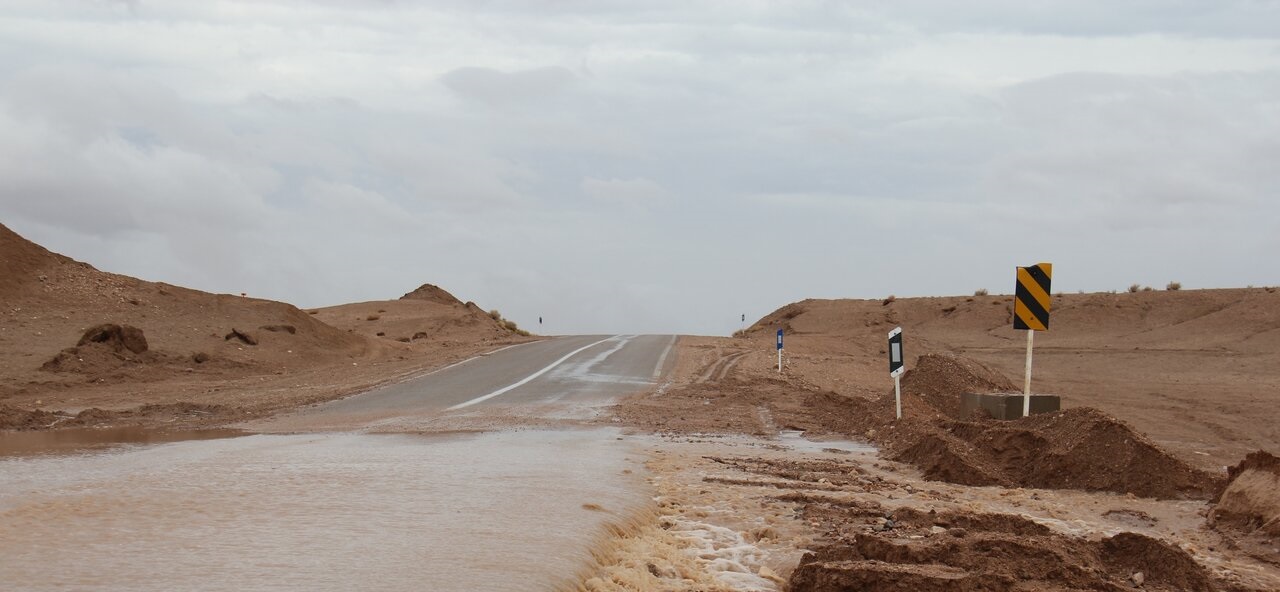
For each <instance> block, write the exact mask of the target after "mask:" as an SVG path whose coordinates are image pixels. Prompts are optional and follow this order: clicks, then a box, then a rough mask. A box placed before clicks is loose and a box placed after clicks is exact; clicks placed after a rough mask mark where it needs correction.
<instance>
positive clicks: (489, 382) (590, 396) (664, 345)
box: [252, 335, 676, 431]
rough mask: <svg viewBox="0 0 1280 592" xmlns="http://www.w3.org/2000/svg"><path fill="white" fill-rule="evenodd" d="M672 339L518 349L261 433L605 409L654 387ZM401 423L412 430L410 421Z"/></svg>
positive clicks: (598, 339) (623, 338) (669, 360)
mask: <svg viewBox="0 0 1280 592" xmlns="http://www.w3.org/2000/svg"><path fill="white" fill-rule="evenodd" d="M675 340H676V338H675V336H672V335H639V336H637V335H614V336H608V335H585V336H573V337H557V338H552V339H547V340H543V341H538V342H534V343H526V344H522V345H517V346H513V347H509V348H505V349H502V350H498V351H496V352H491V353H489V354H486V355H482V356H477V357H475V358H472V359H470V360H466V361H464V362H461V363H458V364H454V365H453V366H450V367H448V368H444V369H441V370H437V371H435V372H432V373H430V374H428V375H425V376H421V377H418V378H414V379H411V380H408V381H405V382H402V383H399V384H394V385H390V386H386V387H383V388H380V389H376V390H373V391H369V392H367V393H363V394H360V395H356V396H353V397H348V398H346V399H341V400H338V401H333V402H330V403H325V404H322V405H318V406H316V407H312V408H309V409H306V410H303V411H300V412H297V413H294V414H290V415H287V416H284V417H280V418H275V419H273V420H270V421H268V422H263V423H260V424H256V425H254V426H252V427H253V429H255V430H260V431H306V430H317V429H359V428H361V427H371V426H384V427H385V426H387V425H390V424H393V423H395V422H396V420H404V419H405V418H414V417H430V418H438V417H440V416H441V415H457V414H480V415H483V414H485V413H486V412H487V411H490V410H493V409H495V408H501V409H502V410H503V412H504V413H506V414H508V415H509V414H511V413H515V414H516V415H520V414H528V415H533V414H537V413H545V412H546V409H547V408H549V407H555V408H556V409H558V410H559V411H560V412H564V411H565V410H580V409H584V408H586V409H590V408H599V407H602V406H607V405H609V404H611V403H612V402H613V401H615V400H616V399H617V398H618V397H622V396H625V395H628V394H631V393H634V392H637V391H641V390H645V389H650V388H653V387H654V385H655V384H656V383H657V381H658V380H660V379H661V378H662V376H664V375H665V373H666V372H667V371H669V369H670V367H671V366H672V365H673V364H674V362H675V360H674V356H673V355H672V353H671V352H672V350H673V346H674V344H675ZM403 425H413V424H412V422H411V421H410V422H409V423H407V424H403Z"/></svg>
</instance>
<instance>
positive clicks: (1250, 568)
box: [587, 288, 1280, 590]
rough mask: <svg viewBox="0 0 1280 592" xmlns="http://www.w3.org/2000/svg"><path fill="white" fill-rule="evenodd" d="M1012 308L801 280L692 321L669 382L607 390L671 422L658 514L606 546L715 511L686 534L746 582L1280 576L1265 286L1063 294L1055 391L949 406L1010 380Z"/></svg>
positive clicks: (1271, 340)
mask: <svg viewBox="0 0 1280 592" xmlns="http://www.w3.org/2000/svg"><path fill="white" fill-rule="evenodd" d="M1011 312H1012V311H1011V297H1010V296H998V295H978V296H972V297H949V298H915V299H906V298H904V299H898V298H890V299H885V300H834V301H832V300H806V301H802V302H797V303H793V304H789V305H787V306H784V307H782V308H780V309H779V310H777V311H775V312H774V313H772V314H770V315H768V316H766V317H764V318H763V319H761V320H760V321H759V322H757V323H755V324H754V325H752V326H751V327H750V328H748V329H747V330H744V331H742V332H740V333H739V334H738V335H737V336H735V337H732V338H689V337H687V338H684V339H682V340H681V344H680V357H679V360H680V364H679V366H678V368H677V371H676V372H675V373H674V374H673V376H672V378H671V380H670V382H669V383H668V384H666V385H664V386H663V388H662V389H660V390H659V391H658V392H655V393H651V394H642V395H636V396H634V397H632V398H630V399H628V400H626V401H624V402H623V403H621V404H620V405H618V406H617V407H616V409H615V414H616V418H617V420H618V421H620V422H622V423H624V424H626V425H631V426H635V428H636V429H638V430H640V431H642V432H645V433H654V434H660V435H662V437H664V438H665V439H666V441H667V446H665V447H663V448H661V449H660V450H658V451H657V452H656V455H657V459H656V460H654V461H652V462H651V463H650V464H651V468H652V470H653V471H654V472H655V473H656V474H657V475H659V477H657V478H656V480H655V484H656V487H657V488H658V489H659V490H660V492H661V493H662V495H660V497H659V500H660V506H661V508H660V510H659V511H658V512H657V513H658V515H659V518H658V521H659V522H660V523H661V524H662V525H663V526H662V529H660V530H649V531H640V532H638V533H637V534H634V535H631V536H628V537H624V538H623V542H622V543H620V546H622V547H624V548H637V547H638V548H661V547H662V546H663V541H668V542H666V543H665V544H675V543H671V542H669V541H670V540H671V539H672V537H671V535H670V534H669V532H670V531H672V530H676V531H679V530H681V529H684V528H687V525H688V524H690V523H691V522H692V523H709V524H711V525H712V526H717V527H719V528H722V529H726V532H728V533H730V534H729V535H727V537H728V538H727V540H725V541H721V544H720V546H719V547H717V546H716V545H715V544H714V543H708V542H707V539H706V537H702V538H699V539H698V542H697V543H696V544H695V545H694V547H695V548H698V549H700V551H699V552H700V553H702V554H703V556H706V557H710V558H712V559H709V561H711V562H712V563H714V562H715V561H723V560H724V558H723V557H721V556H719V555H717V551H716V550H717V548H718V549H720V550H725V549H738V552H737V553H736V556H737V557H738V559H743V557H744V556H745V557H746V560H745V563H747V564H750V565H753V566H755V567H756V572H755V574H754V577H755V578H756V579H755V580H754V584H751V585H757V586H759V585H763V584H762V583H761V582H762V581H776V582H777V583H778V584H779V585H780V586H785V587H786V589H790V590H860V589H868V590H1131V589H1146V590H1155V589H1158V590H1272V589H1276V588H1277V587H1280V549H1278V548H1277V547H1278V546H1280V541H1278V540H1277V538H1276V532H1277V530H1276V529H1277V526H1276V525H1277V522H1276V516H1277V515H1280V512H1278V510H1280V506H1277V503H1276V500H1277V498H1276V495H1275V493H1274V492H1275V491H1280V489H1277V486H1280V471H1277V469H1276V468H1275V467H1276V466H1277V462H1276V458H1275V457H1274V456H1272V454H1269V453H1268V452H1264V451H1269V452H1270V453H1275V452H1276V442H1277V441H1280V439H1278V436H1280V432H1277V422H1276V417H1277V416H1276V413H1275V411H1274V409H1275V404H1276V403H1277V400H1278V399H1277V395H1278V394H1280V389H1277V386H1278V384H1280V383H1278V377H1280V370H1277V368H1276V367H1275V365H1274V363H1273V361H1274V360H1275V359H1276V355H1277V353H1278V350H1277V335H1278V334H1280V331H1277V328H1280V294H1277V290H1275V289H1274V288H1262V289H1252V288H1250V289H1236V290H1203V291H1194V292H1180V291H1164V292H1154V291H1153V292H1136V293H1118V294H1069V295H1057V296H1055V297H1054V305H1053V324H1052V326H1051V330H1050V331H1049V332H1042V333H1041V335H1039V336H1038V339H1037V348H1036V356H1035V375H1034V380H1033V386H1034V388H1033V390H1034V391H1035V392H1038V393H1054V394H1059V395H1061V396H1062V398H1063V410H1062V411H1061V412H1056V413H1051V414H1045V415H1035V416H1032V417H1030V418H1024V419H1020V420H1015V421H997V420H993V419H989V418H983V417H981V416H973V417H963V416H961V415H960V413H959V405H958V402H959V395H960V394H961V393H964V392H977V393H984V392H994V393H999V392H1020V391H1021V382H1022V381H1021V378H1022V374H1021V371H1022V369H1023V361H1024V357H1023V356H1024V355H1025V341H1023V337H1022V334H1021V332H1015V331H1014V330H1013V329H1012V328H1011V317H1010V315H1011ZM897 326H901V327H902V328H903V331H904V335H906V339H905V348H906V351H907V360H908V364H907V368H908V370H907V372H906V374H905V375H904V377H903V380H902V390H903V397H904V400H903V408H904V417H903V419H902V420H895V418H894V400H893V387H892V380H891V379H890V378H889V375H888V369H887V366H888V362H887V355H886V351H885V348H886V347H887V344H886V340H887V334H888V331H889V330H890V329H892V328H894V327H897ZM777 329H783V330H784V331H785V332H786V335H787V337H786V342H785V343H786V346H787V349H786V350H785V355H784V364H783V369H782V372H781V373H779V372H778V371H777V368H776V365H775V364H776V358H775V349H774V346H775V342H774V338H775V336H774V333H775V331H776V330H777ZM798 434H803V436H804V438H805V439H806V440H811V441H816V444H812V445H808V446H807V447H801V448H796V447H794V446H793V444H794V443H795V438H796V437H797V435H798ZM788 436H790V438H788ZM824 441H830V443H829V444H828V445H826V446H824V445H823V444H822V442H824ZM850 441H854V442H872V443H874V444H875V445H876V448H875V449H853V450H850V449H848V448H847V443H848V442H850ZM801 451H803V453H802V454H798V452H801ZM1246 455H1248V457H1247V458H1246ZM1244 475H1247V476H1244ZM1237 503H1239V504H1240V505H1241V507H1244V508H1248V509H1246V510H1244V511H1243V512H1237V511H1235V510H1232V509H1231V508H1232V507H1235V506H1236V504H1237ZM664 532H665V533H668V534H664ZM676 539H677V540H687V539H688V537H684V538H683V539H682V538H681V537H676ZM654 541H658V542H654ZM731 554H732V553H731ZM667 555H669V554H667ZM752 562H754V563H752ZM738 564H739V565H741V564H742V562H741V561H740V562H739V563H738ZM611 565H612V567H611V569H606V570H604V571H603V572H602V573H603V574H604V575H602V576H599V577H598V579H596V580H594V581H592V582H590V583H591V584H592V585H590V586H587V587H588V588H591V589H602V590H603V589H628V586H630V585H631V584H621V585H619V584H618V582H633V581H645V582H646V584H645V585H643V586H641V588H644V587H645V586H648V587H650V588H652V589H663V588H664V587H665V588H667V589H698V588H696V587H694V588H681V586H680V585H679V584H676V583H674V582H676V581H683V580H690V578H689V577H688V576H677V575H674V574H680V573H687V572H689V571H691V570H690V569H689V568H686V567H681V566H680V564H679V563H678V562H673V561H666V562H661V561H660V562H658V563H650V564H648V565H649V566H652V567H651V568H650V569H649V571H650V572H652V573H651V574H650V575H645V574H644V573H643V571H642V570H641V569H639V568H638V567H637V566H636V565H635V563H634V562H631V561H629V560H628V559H627V556H626V554H625V553H621V554H619V555H618V557H616V558H614V560H613V562H612V563H611ZM739 571H741V570H739ZM657 582H661V583H657Z"/></svg>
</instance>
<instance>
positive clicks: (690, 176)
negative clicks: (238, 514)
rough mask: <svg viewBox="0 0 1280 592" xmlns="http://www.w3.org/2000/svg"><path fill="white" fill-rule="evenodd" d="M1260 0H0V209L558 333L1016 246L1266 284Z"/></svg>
mask: <svg viewBox="0 0 1280 592" xmlns="http://www.w3.org/2000/svg"><path fill="white" fill-rule="evenodd" d="M1276 10H1277V5H1276V4H1275V3H1273V2H1244V1H1240V2H1237V1H1224V2H1216V1H1215V2H1208V1H1206V2H1196V1H1192V0H1176V1H1173V2H1165V1H1161V2H1156V1H1154V0H1132V1H1126V2H1114V3H1112V2H1109V3H1101V2H1099V3H1079V2H1070V3H1067V2H1041V3H1036V4H1035V5H1027V4H1026V3H1015V2H1011V1H1005V0H983V1H980V2H975V3H965V5H964V6H963V7H961V6H959V5H957V4H956V3H952V2H942V1H940V0H909V1H907V2H901V3H894V4H885V5H882V6H867V5H854V4H841V3H828V2H811V3H810V2H800V3H789V4H787V5H785V6H783V5H778V4H774V3H768V2H748V3H742V2H727V1H726V2H711V3H687V2H675V1H674V0H672V1H667V0H659V1H656V2H647V3H643V4H636V3H627V2H612V1H610V2H585V1H584V2H578V1H572V2H552V3H534V4H529V3H523V2H505V1H501V2H486V3H481V4H477V3H473V2H461V1H454V0H447V1H442V2H434V3H399V2H382V3H367V2H354V1H348V0H325V1H317V2H303V3H281V2H229V3H222V4H218V5H212V4H209V3H205V2H181V1H173V2H164V3H146V2H136V3H127V4H120V3H89V4H64V3H50V2H42V1H36V0H18V1H17V2H11V3H8V4H6V6H5V8H4V9H0V218H2V219H3V220H4V222H5V223H6V224H9V225H11V226H12V227H14V228H15V230H17V231H19V232H25V233H27V234H29V235H31V237H32V238H34V239H36V240H39V241H40V242H43V243H45V244H46V245H47V246H49V247H50V248H53V249H55V250H59V251H63V252H65V253H66V254H68V255H71V256H73V257H78V258H81V259H87V260H89V261H90V262H91V263H93V264H95V265H97V266H98V267H101V268H104V269H109V270H114V271H120V272H124V273H129V274H132V275H138V276H142V277H147V278H150V279H157V280H164V281H171V282H174V283H185V284H190V285H193V286H195V287H199V288H203V289H209V290H215V291H221V292H241V291H245V292H249V293H252V294H257V295H263V296H268V297H275V298H281V299H285V300H290V301H294V302H297V303H299V304H302V305H304V306H312V305H319V304H329V303H335V302H342V301H354V300H370V299H375V298H385V297H394V296H396V295H398V294H402V293H404V292H405V291H407V290H408V289H411V288H412V287H414V286H416V285H418V284H421V283H423V282H432V283H437V284H441V285H444V286H446V287H447V288H449V289H450V290H451V291H453V292H455V293H457V294H459V296H460V297H462V298H464V299H472V300H476V301H477V302H480V303H481V304H482V305H484V306H488V307H496V308H500V309H502V310H503V312H504V314H507V315H508V316H509V317H511V318H514V319H515V320H516V321H517V322H520V323H521V324H522V325H524V326H528V325H530V324H531V323H533V322H536V317H538V316H543V317H546V318H548V319H555V322H556V324H555V325H554V326H553V327H552V328H553V329H554V330H555V331H560V332H578V331H581V332H607V331H628V332H637V331H682V332H695V333H727V332H729V331H731V330H732V329H734V328H735V327H736V323H737V319H738V318H739V315H740V314H743V313H746V314H748V315H749V316H761V315H763V314H765V313H767V312H769V311H770V310H772V309H773V308H776V307H777V306H779V305H781V304H784V303H785V302H787V301H789V300H793V299H798V298H804V297H811V296H813V297H819V296H865V297H877V296H880V297H882V296H883V295H884V294H888V293H896V294H899V295H906V294H937V293H970V292H972V290H974V289H976V288H979V287H989V288H992V289H998V287H999V286H1001V285H1004V284H1007V283H1008V282H1007V279H1008V278H1007V276H1008V271H1009V269H1008V268H1009V267H1011V266H1012V265H1015V264H1025V263H1027V262H1028V261H1035V260H1051V261H1054V262H1055V263H1057V264H1058V265H1059V273H1060V274H1061V277H1062V283H1063V286H1065V287H1064V289H1072V290H1074V289H1103V288H1106V289H1110V288H1123V287H1124V286H1127V285H1128V284H1129V283H1132V282H1133V281H1136V280H1138V279H1140V278H1138V277H1137V276H1135V274H1134V273H1133V272H1132V270H1133V269H1137V268H1141V269H1144V270H1150V272H1151V273H1152V274H1154V275H1167V276H1168V277H1175V276H1176V277H1177V278H1178V279H1179V280H1180V281H1183V282H1184V283H1185V284H1187V285H1188V286H1209V285H1240V284H1248V283H1254V284H1264V283H1266V282H1267V281H1269V279H1271V278H1274V276H1275V275H1276V274H1277V273H1280V267H1277V265H1280V264H1277V263H1275V262H1272V261H1270V260H1268V259H1265V258H1264V259H1263V260H1262V261H1258V260H1256V258H1247V257H1240V256H1239V255H1238V254H1239V253H1249V252H1270V251H1274V250H1275V249H1276V248H1277V247H1280V244H1278V243H1277V240H1280V239H1277V238H1276V234H1275V232H1274V230H1273V229H1272V228H1271V226H1273V224H1272V223H1271V221H1272V220H1275V219H1276V218H1277V217H1280V209H1278V208H1280V203H1278V202H1277V200H1276V199H1275V195H1277V192H1278V191H1280V169H1278V168H1277V167H1275V166H1274V163H1275V162H1276V161H1278V160H1280V141H1278V140H1277V138H1280V110H1278V109H1277V107H1276V101H1275V97H1276V96H1280V35H1277V33H1276V32H1275V31H1274V30H1273V29H1274V28H1273V27H1270V26H1269V25H1270V24H1271V23H1273V22H1274V21H1275V16H1276V15H1275V12H1276ZM638 214H640V215H638ZM647 214H654V215H647ZM658 214H660V215H658ZM1222 237H1230V239H1231V240H1230V243H1231V249H1230V253H1228V251H1227V250H1226V249H1224V247H1223V245H1224V244H1225V242H1224V241H1223V239H1222ZM886 245H888V246H886ZM886 249H888V250H886ZM910 268H927V269H931V270H936V271H934V272H933V273H929V274H918V273H904V272H903V271H902V270H904V269H910ZM1175 272H1176V273H1175ZM1143 281H1147V280H1143ZM1149 281H1150V282H1155V281H1168V278H1165V279H1159V278H1156V279H1152V280H1149Z"/></svg>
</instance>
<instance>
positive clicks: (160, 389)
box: [0, 225, 525, 429]
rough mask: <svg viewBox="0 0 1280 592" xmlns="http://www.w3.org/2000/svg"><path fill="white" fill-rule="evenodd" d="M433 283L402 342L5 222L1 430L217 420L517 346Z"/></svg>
mask: <svg viewBox="0 0 1280 592" xmlns="http://www.w3.org/2000/svg"><path fill="white" fill-rule="evenodd" d="M424 288H425V287H424ZM431 288H433V290H430V291H429V292H430V294H424V292H427V291H426V290H424V289H420V291H415V292H414V293H411V295H414V294H418V295H419V296H429V297H431V298H434V299H435V300H431V301H427V300H420V301H414V302H413V303H411V304H408V305H406V307H407V308H406V310H405V311H404V312H402V313H399V319H398V321H397V322H398V323H399V324H398V325H397V330H398V332H397V334H396V336H397V337H398V336H399V333H408V336H409V337H412V336H413V335H414V334H416V333H426V334H427V335H426V336H425V337H422V338H420V339H417V340H413V339H411V340H410V341H412V342H411V343H405V342H401V341H398V340H397V339H395V338H393V337H387V338H383V337H379V336H377V335H376V333H378V331H372V332H366V331H357V330H355V329H354V328H352V327H348V326H334V325H332V324H329V323H326V322H324V321H322V320H321V316H322V315H321V314H320V313H319V312H318V311H313V313H312V314H309V313H308V312H304V311H302V310H299V309H298V308H296V307H294V306H292V305H289V304H285V303H282V302H275V301H271V300H263V299H258V298H250V297H244V296H235V295H230V294H210V293H207V292H201V291H198V290H191V289H187V288H181V287H178V286H173V285H169V284H164V283H155V282H148V281H144V280H139V279H136V278H132V277H128V276H123V275H117V274H112V273H107V272H103V271H99V270H97V269H95V268H94V267H92V266H90V265H88V264H85V263H81V262H78V261H75V260H73V259H71V258H68V257H65V256H63V255H59V254H57V253H52V252H50V251H48V250H46V249H44V248H43V247H41V246H39V245H36V244H35V243H32V242H30V241H28V240H26V239H24V238H22V237H21V236H19V235H18V234H16V233H14V232H13V231H11V230H9V229H8V228H6V227H4V226H2V225H0V298H2V300H3V302H4V308H3V309H0V377H3V378H0V429H41V428H46V427H51V426H57V427H62V426H74V425H99V424H109V423H138V424H159V423H163V424H165V425H183V426H190V425H197V426H199V425H212V424H218V423H224V422H227V421H233V420H237V419H243V418H244V417H246V416H251V415H260V414H262V413H268V412H271V411H274V410H279V409H284V408H289V407H293V406H297V405H300V404H305V403H310V402H315V401H320V400H325V399H329V398H333V397H335V396H340V395H342V394H346V393H350V392H354V391H358V390H362V389H365V388H369V387H371V386H374V385H376V384H379V383H381V382H384V381H386V380H388V379H394V378H395V377H398V376H404V375H408V374H412V373H415V372H420V371H421V370H422V369H424V368H429V367H433V366H437V365H441V364H444V363H448V362H450V361H454V360H457V359H461V358H462V357H466V356H469V355H473V354H474V353H477V352H480V351H484V350H486V349H491V348H494V347H497V346H499V345H501V344H506V343H513V342H518V341H522V340H524V339H525V338H523V337H521V336H519V335H516V334H515V333H514V332H512V331H511V330H508V329H506V328H505V327H503V326H502V325H501V324H500V323H498V322H497V321H496V320H494V319H491V318H490V317H489V316H488V315H485V314H477V313H476V312H475V310H477V309H476V307H475V306H474V305H471V306H469V307H468V306H466V305H462V304H460V303H459V304H456V305H454V304H441V303H440V302H438V301H439V300H441V299H443V298H444V296H442V294H443V295H447V293H446V292H444V291H443V290H440V289H439V288H435V287H434V286H431ZM449 298H452V297H451V296H449ZM395 302H401V301H395ZM406 302H408V301H406ZM417 302H421V303H422V304H421V305H417ZM370 304H371V305H373V306H379V305H378V304H377V303H370ZM367 317H368V315H365V318H367ZM353 321H354V319H353ZM362 322H364V323H369V321H362ZM441 325H450V327H451V328H450V330H448V331H446V332H443V333H442V332H440V331H437V329H438V328H439V327H440V326H441ZM411 330H412V332H411Z"/></svg>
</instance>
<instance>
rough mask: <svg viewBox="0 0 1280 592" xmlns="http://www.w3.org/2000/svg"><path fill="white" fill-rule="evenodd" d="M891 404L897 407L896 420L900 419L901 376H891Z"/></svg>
mask: <svg viewBox="0 0 1280 592" xmlns="http://www.w3.org/2000/svg"><path fill="white" fill-rule="evenodd" d="M893 402H894V403H895V404H897V406H898V419H902V375H901V374H895V375H894V376H893Z"/></svg>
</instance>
